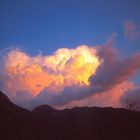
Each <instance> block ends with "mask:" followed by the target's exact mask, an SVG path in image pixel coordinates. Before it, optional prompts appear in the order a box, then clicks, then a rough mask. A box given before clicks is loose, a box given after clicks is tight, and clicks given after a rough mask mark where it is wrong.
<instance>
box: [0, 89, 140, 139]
mask: <svg viewBox="0 0 140 140" xmlns="http://www.w3.org/2000/svg"><path fill="white" fill-rule="evenodd" d="M139 130H140V112H132V111H129V110H127V109H121V108H120V109H119V108H117V109H114V108H111V107H108V108H100V107H75V108H72V109H64V110H55V109H53V108H52V107H50V106H48V105H41V106H39V107H36V108H35V109H34V110H33V111H29V110H26V109H24V108H21V107H19V106H17V105H15V104H13V103H12V102H11V101H10V100H9V99H8V97H7V96H5V95H4V94H3V93H2V92H0V140H56V139H57V140H139V139H140V133H139Z"/></svg>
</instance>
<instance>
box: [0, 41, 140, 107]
mask: <svg viewBox="0 0 140 140" xmlns="http://www.w3.org/2000/svg"><path fill="white" fill-rule="evenodd" d="M139 59H140V54H134V55H133V56H131V57H128V58H125V59H121V58H119V57H118V55H117V51H116V50H115V49H114V48H113V47H112V46H111V44H110V43H109V44H108V43H107V44H106V45H105V46H104V47H101V46H98V47H88V46H86V45H83V46H78V47H77V48H75V49H67V48H61V49H58V50H57V51H56V52H55V53H54V54H53V55H49V56H42V55H37V56H34V57H33V56H30V55H29V54H27V53H25V52H23V51H21V50H20V49H13V50H11V51H8V52H7V53H6V54H4V55H2V56H1V61H0V89H1V90H2V91H3V92H5V93H6V94H7V95H8V96H9V97H10V99H12V100H13V101H14V102H15V103H17V104H18V105H22V106H24V107H27V108H31V107H34V106H36V105H40V104H49V105H52V106H54V107H57V108H64V107H68V106H69V107H72V106H74V105H76V106H80V105H86V106H91V105H97V106H115V107H118V106H119V105H120V98H121V96H122V95H123V94H124V93H125V92H126V91H127V90H130V89H132V88H134V87H135V86H134V85H133V83H131V82H129V78H130V77H132V76H133V75H134V74H136V72H137V71H138V70H140V62H139V61H137V60H139Z"/></svg>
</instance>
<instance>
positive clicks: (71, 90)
mask: <svg viewBox="0 0 140 140" xmlns="http://www.w3.org/2000/svg"><path fill="white" fill-rule="evenodd" d="M97 55H98V57H99V58H100V62H101V61H103V62H102V64H101V65H100V66H99V67H98V69H97V70H96V74H95V75H92V76H90V77H89V83H90V84H89V85H84V86H79V85H71V86H66V87H65V88H64V89H63V90H62V91H61V92H60V93H59V94H58V95H55V96H53V97H52V98H50V99H49V101H47V102H49V104H50V105H53V106H64V105H66V104H69V103H70V102H73V101H77V102H79V101H81V100H83V99H85V98H88V99H89V98H90V97H91V96H93V99H94V95H96V94H99V93H100V94H105V95H107V93H111V94H109V96H110V97H111V95H114V96H115V99H116V102H119V98H120V97H121V95H122V93H123V92H124V91H125V90H128V89H130V88H131V87H132V86H129V85H132V84H130V82H129V79H130V77H132V76H134V75H135V74H136V72H138V71H139V70H140V62H139V61H137V60H139V59H140V54H134V55H133V56H131V57H128V58H126V59H121V60H120V59H119V58H118V57H117V54H116V50H115V49H114V48H113V47H110V46H106V47H104V48H98V54H97ZM124 83H127V84H124ZM122 85H123V86H122ZM124 85H125V86H124ZM116 91H118V93H117V94H118V96H117V94H114V93H116ZM119 93H121V94H119ZM47 95H48V92H47V90H44V91H43V92H42V94H40V95H39V96H38V97H37V98H40V101H41V99H43V100H45V99H46V97H45V96H47ZM103 96H104V95H103ZM103 96H102V95H99V97H103ZM109 96H108V98H110V97H109ZM112 99H113V98H112ZM113 100H114V99H113ZM93 101H94V100H93ZM110 102H111V101H110ZM94 103H95V102H94ZM112 103H113V102H112ZM79 104H80V103H79ZM87 104H88V105H90V104H89V103H87ZM118 104H119V103H118Z"/></svg>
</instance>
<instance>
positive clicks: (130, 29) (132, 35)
mask: <svg viewBox="0 0 140 140" xmlns="http://www.w3.org/2000/svg"><path fill="white" fill-rule="evenodd" d="M139 35H140V32H139V31H138V26H137V25H136V23H134V22H132V21H127V22H125V23H124V37H126V38H127V39H129V40H136V39H137V38H138V37H139Z"/></svg>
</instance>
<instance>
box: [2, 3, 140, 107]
mask: <svg viewBox="0 0 140 140" xmlns="http://www.w3.org/2000/svg"><path fill="white" fill-rule="evenodd" d="M139 7H140V1H139V0H106V1H104V0H59V1H58V0H12V1H11V0H0V52H2V53H3V51H5V50H6V51H7V48H14V49H11V50H8V51H7V54H8V55H7V56H8V57H7V56H5V57H4V60H3V57H1V62H0V63H1V64H3V65H4V66H8V67H11V66H13V64H15V65H16V64H17V65H18V66H17V67H18V68H19V64H18V63H19V62H17V61H16V59H21V60H22V58H24V59H23V63H24V65H33V67H34V63H37V64H38V65H39V67H37V68H40V67H41V70H42V69H43V71H44V73H45V72H46V71H47V74H48V73H49V74H50V73H51V72H50V71H53V70H54V69H53V68H54V67H56V64H55V63H52V65H53V66H54V67H52V66H49V65H50V63H51V62H52V61H51V62H49V60H48V57H47V56H50V55H51V56H53V57H51V58H53V59H55V61H57V59H58V56H59V57H60V55H65V57H67V59H68V60H67V61H68V68H67V67H66V66H65V68H66V70H65V73H69V75H74V74H75V75H76V74H77V73H71V72H68V70H67V69H71V71H78V70H79V69H78V68H79V67H78V66H77V65H79V63H78V61H80V58H79V57H77V55H79V56H82V59H84V63H82V64H81V65H82V66H84V67H86V66H85V64H86V63H89V62H90V63H92V64H94V65H95V64H96V65H95V67H94V68H93V67H92V71H94V72H93V73H92V74H95V69H97V68H98V66H99V65H100V64H101V63H102V62H101V60H100V59H99V57H103V59H104V62H103V63H104V65H105V64H107V62H105V60H106V59H107V55H109V56H108V57H109V58H110V59H113V60H114V59H115V61H113V62H111V63H113V65H114V66H115V67H117V68H116V69H114V71H115V72H116V73H117V72H118V71H117V70H119V67H120V65H121V63H124V66H125V64H126V63H125V62H124V61H126V62H128V60H125V59H127V58H129V59H130V61H132V60H134V61H135V62H133V63H134V64H135V63H136V64H137V61H138V62H139V61H140V59H139V57H137V58H138V59H136V56H135V55H136V53H140V14H139V13H140V8H139ZM78 46H79V47H78ZM106 46H109V49H105V50H104V49H103V52H102V51H101V50H102V49H99V48H100V47H105V48H106ZM90 47H91V48H92V49H90ZM111 47H113V48H111ZM61 48H67V50H61ZM71 49H73V50H71ZM114 49H116V50H117V51H118V52H119V53H118V54H119V58H120V59H122V60H120V59H118V58H112V57H111V56H112V55H113V54H114V55H116V51H112V50H114ZM58 50H59V51H58ZM82 51H84V52H85V54H86V55H88V56H89V57H91V58H93V59H94V61H91V60H90V59H88V60H85V59H86V57H85V54H84V53H82ZM91 52H92V54H91ZM93 52H94V53H93ZM113 52H115V53H113ZM2 53H0V55H1V56H2V55H3V54H2ZM100 53H104V55H105V56H104V55H101V54H100ZM67 55H68V56H69V57H68V56H67ZM72 56H73V57H74V58H72ZM133 57H134V58H133ZM51 58H49V59H51ZM46 59H47V60H46ZM75 59H76V61H75ZM13 61H15V63H14V62H13ZM107 61H108V60H107ZM116 61H121V62H116ZM16 62H17V63H16ZM53 62H54V60H53ZM74 62H75V63H74ZM95 62H96V63H95ZM109 62H110V61H109ZM42 63H45V65H47V68H46V69H47V70H46V69H45V70H44V67H43V64H42ZM46 63H47V64H46ZM65 63H66V62H65ZM130 64H131V65H133V64H132V63H130ZM71 65H74V66H75V69H73V68H71ZM107 65H108V64H107ZM131 65H130V66H131ZM137 65H138V64H137ZM109 66H110V67H112V65H109ZM33 67H32V68H33ZM48 67H49V68H48ZM121 67H122V69H123V66H121ZM126 67H127V65H126ZM132 67H133V66H132ZM22 68H23V67H22ZM37 68H36V67H35V68H33V69H37ZM103 68H104V70H105V71H104V72H102V68H99V70H98V71H99V73H101V75H102V74H104V73H105V74H106V73H108V71H110V70H108V69H107V68H106V67H105V66H103ZM48 69H49V70H48ZM77 69H78V70H77ZM85 69H86V68H85ZM128 69H129V68H128ZM134 69H135V70H134V71H136V70H137V67H136V66H135V67H134ZM22 70H23V69H22ZM24 70H25V68H24ZM61 70H62V69H61ZM82 70H83V69H82ZM86 70H87V69H86ZM48 71H49V72H48ZM80 71H81V69H80ZM100 71H101V72H100ZM114 71H113V70H112V71H111V72H112V73H114ZM134 71H133V72H132V73H131V72H130V73H129V74H130V75H131V74H132V75H133V76H131V80H132V81H133V83H135V84H136V85H140V74H139V71H138V72H137V75H135V72H134ZM8 72H9V71H8ZM10 72H11V71H10ZM12 72H13V71H12ZM24 72H25V71H24ZM84 72H85V71H84ZM84 72H83V73H84ZM121 72H122V71H121ZM121 72H120V73H121ZM44 73H43V76H44ZM58 73H59V74H60V75H61V76H62V77H63V78H64V79H67V80H68V79H69V78H68V77H67V76H66V75H64V71H63V72H62V71H61V72H60V69H59V72H58V71H57V72H56V71H55V75H56V74H58ZM122 73H123V72H122ZM126 73H127V72H126ZM126 73H125V74H126ZM14 74H15V73H14ZM18 74H19V73H18ZM51 74H52V73H51ZM88 74H89V75H90V77H93V75H91V73H90V71H89V73H88ZM108 74H109V73H108ZM125 74H124V75H125ZM129 74H126V75H127V76H126V77H129V76H128V75H129ZM3 75H4V74H3V73H2V74H1V76H0V77H1V79H4V80H3V81H7V80H5V79H6V78H5V77H7V76H5V77H4V76H3ZM20 76H21V73H20ZM45 76H46V73H45ZM53 76H54V75H53ZM120 76H122V75H120ZM33 77H34V75H33ZM39 77H40V76H39ZM50 77H51V76H50ZM97 77H98V74H97ZM103 77H104V76H103ZM18 78H19V77H18ZM22 78H23V77H22ZM51 78H52V77H51ZM57 78H58V77H57ZM57 78H56V79H55V78H54V79H55V80H54V81H56V80H58V79H57ZM71 78H72V77H70V80H72V79H71ZM84 78H86V80H85V79H84V82H85V84H87V80H89V79H88V78H89V77H86V75H85V77H84ZM105 78H106V77H105ZM15 79H16V80H17V75H16V76H15ZM15 79H14V80H15ZM91 79H92V78H91ZM95 79H96V78H95ZM99 79H100V76H99ZM120 79H121V78H120ZM16 80H15V82H17V81H16ZM18 80H19V79H18ZM34 80H35V79H34ZM115 80H116V79H115ZM115 80H114V81H115ZM125 80H126V79H125ZM97 81H98V80H97ZM128 81H129V80H127V83H125V84H127V85H128V84H129V87H131V86H132V85H131V84H130V83H128ZM41 82H44V79H43V80H42V81H41ZM78 82H79V81H78ZM125 82H126V81H125ZM89 83H90V84H91V85H92V82H91V81H90V82H89ZM93 83H94V84H95V83H96V82H95V81H94V80H93ZM97 83H98V82H97ZM0 84H1V85H0V87H2V86H3V85H4V84H5V83H3V82H0ZM10 84H11V83H10ZM73 84H75V81H74V83H72V85H70V86H73ZM76 84H77V83H76ZM91 85H90V87H89V88H88V89H87V88H84V90H85V91H86V92H88V91H89V90H91V91H92V92H93V91H94V90H95V91H96V90H97V89H94V90H93V89H92V86H91ZM123 85H124V83H123ZM43 86H44V87H46V84H45V85H44V84H43ZM67 86H69V85H67V84H66V87H67ZM19 87H20V88H19ZM27 87H30V88H31V89H32V90H30V91H32V92H33V91H34V92H35V93H36V94H37V91H36V89H35V90H33V87H32V86H29V85H28V86H27ZM27 87H26V88H23V85H22V88H21V85H19V86H18V88H17V87H15V85H13V88H16V91H15V92H18V91H19V90H20V93H21V92H22V93H23V92H25V90H27ZM37 87H38V88H40V85H37ZM120 87H122V85H119V87H117V88H120ZM6 88H7V87H6ZM57 88H58V87H57ZM82 88H83V87H82ZM109 88H110V87H109ZM21 89H22V90H21ZM70 89H71V88H70ZM72 89H73V87H72ZM107 89H108V87H107ZM63 90H64V91H61V92H62V95H63V94H64V95H65V89H64V88H63ZM66 90H67V89H66ZM100 90H101V89H100ZM102 90H103V89H102ZM102 90H101V91H100V92H106V91H102ZM116 90H117V89H116ZM4 91H5V92H9V91H6V90H5V89H4ZM44 91H45V92H47V91H46V89H44V88H40V90H39V91H38V92H41V93H42V92H44ZM76 91H77V89H76ZM80 91H81V89H80V90H79V89H78V91H77V92H80ZM136 91H139V90H138V89H135V90H134V92H135V93H136ZM73 92H75V90H74V91H73ZM7 94H8V93H7ZM8 95H9V94H8ZM12 95H13V94H12ZM129 95H131V93H129ZM47 96H48V95H47ZM114 96H116V95H114ZM12 97H13V96H11V98H12ZM49 97H50V96H49ZM60 97H61V96H60ZM60 97H55V98H56V99H55V100H57V101H59V102H61V100H63V101H64V103H62V104H65V102H66V101H69V102H70V101H71V100H72V99H71V97H70V98H68V99H67V98H64V99H63V97H62V98H61V100H60ZM74 97H75V98H76V101H77V100H80V99H81V98H83V97H84V95H81V96H78V97H76V96H74ZM20 98H21V97H20ZM39 98H41V101H42V97H39ZM43 98H44V95H43ZM50 98H52V99H50V100H51V101H48V100H47V102H48V103H50V104H51V105H55V103H54V102H55V101H54V98H53V97H50ZM97 98H99V97H94V99H93V100H96V99H97ZM101 98H103V100H105V98H106V97H104V96H103V97H101ZM18 99H19V98H18ZM25 99H27V98H25ZM13 100H16V101H17V98H15V99H13ZM65 100H66V101H65ZM93 100H91V99H90V100H88V101H82V103H77V102H76V103H75V102H74V103H72V104H86V103H87V102H88V104H90V102H92V101H93ZM45 101H46V100H45ZM63 101H62V102H63ZM72 101H73V100H72ZM34 102H40V101H34ZM42 102H44V101H42ZM95 102H96V104H97V105H98V101H95ZM99 102H100V101H99ZM110 102H111V103H112V102H113V101H112V100H111V101H110ZM19 104H22V103H19ZM58 104H59V103H58ZM60 104H61V103H60ZM99 104H102V103H101V102H100V103H99ZM104 104H106V103H104ZM107 105H108V104H107Z"/></svg>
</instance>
